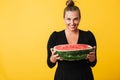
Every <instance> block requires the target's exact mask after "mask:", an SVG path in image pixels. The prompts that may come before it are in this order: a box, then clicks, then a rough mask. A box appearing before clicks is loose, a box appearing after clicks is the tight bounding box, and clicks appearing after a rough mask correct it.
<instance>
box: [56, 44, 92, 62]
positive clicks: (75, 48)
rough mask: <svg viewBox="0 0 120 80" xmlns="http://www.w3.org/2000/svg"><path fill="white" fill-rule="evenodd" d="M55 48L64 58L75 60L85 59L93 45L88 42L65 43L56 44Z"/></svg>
mask: <svg viewBox="0 0 120 80" xmlns="http://www.w3.org/2000/svg"><path fill="white" fill-rule="evenodd" d="M54 50H55V51H56V54H59V56H60V57H61V58H62V59H63V60H67V61H75V60H82V59H85V57H86V55H87V54H88V53H89V52H90V51H92V50H93V47H91V46H90V45H87V44H63V45H56V46H54Z"/></svg>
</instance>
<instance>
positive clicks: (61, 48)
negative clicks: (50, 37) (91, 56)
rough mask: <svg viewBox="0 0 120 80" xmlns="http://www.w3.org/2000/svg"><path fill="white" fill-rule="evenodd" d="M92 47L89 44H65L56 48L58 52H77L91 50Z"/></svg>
mask: <svg viewBox="0 0 120 80" xmlns="http://www.w3.org/2000/svg"><path fill="white" fill-rule="evenodd" d="M91 48H92V47H91V46H90V45H87V44H63V45H57V46H55V47H54V49H55V50H56V51H77V50H86V49H91Z"/></svg>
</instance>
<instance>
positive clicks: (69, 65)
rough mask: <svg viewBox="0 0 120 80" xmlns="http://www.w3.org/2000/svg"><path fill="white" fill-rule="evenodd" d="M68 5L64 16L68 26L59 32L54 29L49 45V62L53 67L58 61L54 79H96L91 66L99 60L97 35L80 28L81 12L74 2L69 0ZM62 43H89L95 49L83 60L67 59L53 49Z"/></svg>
mask: <svg viewBox="0 0 120 80" xmlns="http://www.w3.org/2000/svg"><path fill="white" fill-rule="evenodd" d="M66 5H67V6H66V8H65V9H64V16H63V17H64V21H65V23H66V28H65V30H62V31H59V32H56V31H54V32H53V33H52V34H51V36H50V38H49V40H48V45H47V50H48V58H47V64H48V66H49V67H50V68H53V67H54V66H55V65H56V63H58V66H57V69H56V72H55V77H54V80H94V77H93V74H92V70H91V67H93V66H95V64H96V62H97V59H96V48H95V46H96V40H95V37H94V35H93V34H92V32H90V31H83V30H80V29H78V25H79V22H80V19H81V14H80V10H79V8H78V7H77V6H75V5H74V2H73V1H72V0H68V1H67V2H66ZM60 44H88V45H91V46H93V47H94V49H95V50H93V51H92V52H90V53H89V54H88V55H87V56H86V58H85V59H83V60H78V61H65V60H62V59H61V58H60V57H59V55H58V54H55V51H54V50H53V49H52V48H53V47H54V46H55V45H60Z"/></svg>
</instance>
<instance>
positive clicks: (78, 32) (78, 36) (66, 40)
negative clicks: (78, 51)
mask: <svg viewBox="0 0 120 80" xmlns="http://www.w3.org/2000/svg"><path fill="white" fill-rule="evenodd" d="M78 31H79V32H78V40H77V43H76V44H78V42H79V39H80V30H79V29H78ZM63 32H64V36H65V41H66V44H69V43H68V40H67V36H66V33H65V30H63Z"/></svg>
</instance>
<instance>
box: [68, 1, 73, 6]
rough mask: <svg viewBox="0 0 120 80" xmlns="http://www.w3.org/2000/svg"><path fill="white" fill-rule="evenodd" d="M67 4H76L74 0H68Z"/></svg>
mask: <svg viewBox="0 0 120 80" xmlns="http://www.w3.org/2000/svg"><path fill="white" fill-rule="evenodd" d="M66 5H67V6H74V2H73V0H68V1H67V2H66Z"/></svg>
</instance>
